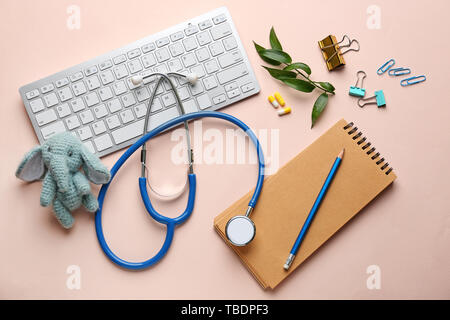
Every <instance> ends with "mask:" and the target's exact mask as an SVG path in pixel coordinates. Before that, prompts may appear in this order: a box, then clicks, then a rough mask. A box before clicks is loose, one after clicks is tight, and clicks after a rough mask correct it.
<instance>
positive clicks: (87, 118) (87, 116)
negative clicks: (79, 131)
mask: <svg viewBox="0 0 450 320" xmlns="http://www.w3.org/2000/svg"><path fill="white" fill-rule="evenodd" d="M80 119H81V122H82V123H83V124H88V123H90V122H92V121H94V115H93V114H92V111H91V110H86V111H83V112H81V113H80Z"/></svg>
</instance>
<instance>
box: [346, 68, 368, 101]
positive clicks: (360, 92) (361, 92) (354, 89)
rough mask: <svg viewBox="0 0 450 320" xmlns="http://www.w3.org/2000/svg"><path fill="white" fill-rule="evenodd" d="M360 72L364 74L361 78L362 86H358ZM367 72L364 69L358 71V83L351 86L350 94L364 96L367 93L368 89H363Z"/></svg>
mask: <svg viewBox="0 0 450 320" xmlns="http://www.w3.org/2000/svg"><path fill="white" fill-rule="evenodd" d="M359 74H362V75H363V76H362V78H361V87H358V82H359V80H360V79H359ZM366 76H367V75H366V73H365V72H364V71H358V72H357V73H356V83H355V85H354V86H350V90H349V92H348V94H349V95H351V96H354V97H360V98H361V97H364V96H365V95H366V89H363V82H364V78H365V77H366Z"/></svg>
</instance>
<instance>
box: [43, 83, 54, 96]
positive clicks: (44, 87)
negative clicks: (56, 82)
mask: <svg viewBox="0 0 450 320" xmlns="http://www.w3.org/2000/svg"><path fill="white" fill-rule="evenodd" d="M53 89H55V87H54V86H53V84H51V83H49V84H47V85H45V86H42V87H41V92H42V93H43V94H44V93H47V92H50V91H52V90H53Z"/></svg>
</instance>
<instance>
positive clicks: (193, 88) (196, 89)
mask: <svg viewBox="0 0 450 320" xmlns="http://www.w3.org/2000/svg"><path fill="white" fill-rule="evenodd" d="M189 89H191V93H192V95H194V96H195V95H197V94H199V93H202V92H203V86H202V83H201V81H197V83H196V84H194V85H193V86H192V85H191V86H189Z"/></svg>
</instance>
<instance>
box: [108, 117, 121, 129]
mask: <svg viewBox="0 0 450 320" xmlns="http://www.w3.org/2000/svg"><path fill="white" fill-rule="evenodd" d="M106 124H107V125H108V128H109V129H114V128H117V127H119V126H120V121H119V117H118V116H117V114H115V115H113V116H112V117H109V118H107V119H106Z"/></svg>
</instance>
